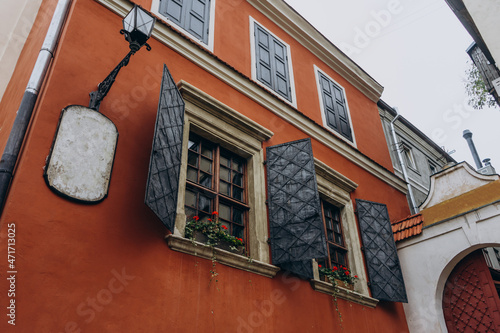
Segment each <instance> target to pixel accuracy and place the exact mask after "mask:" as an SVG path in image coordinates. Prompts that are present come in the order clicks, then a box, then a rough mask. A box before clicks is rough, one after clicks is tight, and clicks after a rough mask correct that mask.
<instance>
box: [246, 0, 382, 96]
mask: <svg viewBox="0 0 500 333" xmlns="http://www.w3.org/2000/svg"><path fill="white" fill-rule="evenodd" d="M247 2H248V3H250V4H251V5H252V6H254V7H255V8H257V9H258V10H259V11H260V12H261V13H263V14H264V15H266V16H267V18H269V19H270V20H271V21H273V22H274V23H275V24H276V25H278V26H279V27H280V28H281V29H283V30H284V31H285V32H286V33H288V34H289V35H290V36H292V37H293V38H294V39H295V40H297V41H298V42H299V43H301V44H302V45H303V46H304V47H305V48H307V49H308V50H309V51H311V52H312V53H313V54H314V55H315V56H317V57H318V58H319V59H320V60H321V61H323V62H324V63H325V64H327V65H328V66H330V67H331V68H333V69H334V70H335V71H336V72H337V73H339V74H340V75H341V76H342V77H344V78H345V79H346V80H347V81H349V83H351V84H352V85H353V86H354V87H356V88H357V89H359V90H360V91H361V92H362V93H363V94H364V95H365V96H366V97H368V98H369V99H370V100H372V101H373V102H375V103H376V102H378V100H379V99H380V96H381V95H382V91H383V90H384V88H383V87H382V86H381V85H380V84H379V83H378V82H377V81H375V80H374V79H373V78H372V77H370V76H369V75H368V74H367V73H366V72H364V71H363V70H362V69H361V68H360V67H359V66H358V65H357V64H356V63H355V62H354V61H352V60H351V59H350V58H349V57H348V56H346V55H345V54H344V53H343V52H342V51H340V50H339V49H338V48H337V47H336V46H335V45H333V44H332V43H331V42H330V41H329V40H328V39H326V38H325V36H323V35H322V34H321V33H320V32H319V31H318V30H316V29H315V28H314V27H313V26H312V25H311V24H310V23H309V22H307V21H306V20H305V19H304V18H303V17H302V16H300V15H299V14H298V13H297V12H295V11H294V10H293V9H292V8H290V6H288V5H287V4H286V3H285V2H284V1H282V0H247Z"/></svg>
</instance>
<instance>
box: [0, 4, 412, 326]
mask: <svg viewBox="0 0 500 333" xmlns="http://www.w3.org/2000/svg"><path fill="white" fill-rule="evenodd" d="M141 3H143V5H144V6H145V8H150V7H149V6H148V5H145V4H147V1H143V2H141ZM217 6H218V9H220V8H224V6H227V5H226V1H223V0H217ZM248 14H250V15H252V16H253V17H254V18H256V19H257V20H258V21H259V22H261V23H262V24H264V25H265V26H266V27H267V28H268V29H271V30H273V33H276V34H277V35H279V37H280V38H282V39H283V40H285V41H286V42H287V43H289V44H290V45H291V47H292V50H293V54H292V57H293V58H294V59H301V60H303V62H300V64H304V67H301V65H300V66H299V63H297V64H294V70H296V72H295V79H296V82H300V85H299V84H297V97H298V108H299V109H300V111H301V112H303V113H305V114H307V115H308V116H309V117H311V118H313V119H315V120H316V121H317V122H320V114H319V112H320V111H319V103H318V97H317V93H316V92H315V91H313V90H315V89H316V88H315V87H316V84H315V81H314V80H315V79H314V72H313V69H312V64H313V63H316V64H318V65H320V66H321V64H320V63H319V62H318V61H317V59H315V58H314V57H313V56H312V55H310V54H308V52H307V51H306V50H305V49H304V48H302V47H301V46H300V45H299V44H297V43H296V42H294V41H293V40H292V39H291V38H289V37H288V36H286V35H285V34H284V33H282V32H281V31H279V29H277V28H276V27H275V26H273V24H271V23H270V22H269V21H268V20H267V19H266V18H264V17H262V16H261V15H260V14H258V13H257V12H256V11H255V10H254V9H253V7H251V6H250V5H248V3H246V2H245V1H243V2H241V3H240V5H239V7H238V8H237V9H236V10H228V11H226V14H225V15H226V16H224V17H225V18H227V20H226V19H225V20H222V22H221V23H220V24H217V25H216V34H218V35H217V36H220V35H221V32H222V31H228V32H229V37H227V38H220V37H218V38H217V39H216V41H215V45H216V46H215V53H216V54H217V55H219V54H220V57H221V58H222V59H223V60H224V61H227V62H229V63H230V64H232V65H234V66H235V67H236V68H237V69H238V70H240V71H241V72H242V73H244V74H246V75H248V76H250V49H249V32H248V29H249V28H248V25H247V24H243V25H241V24H239V23H241V21H242V20H245V21H244V22H247V21H248ZM219 22H220V21H219ZM228 27H231V28H232V29H234V30H231V29H229V28H228ZM120 29H121V18H120V17H118V16H117V15H115V14H113V13H112V12H111V11H109V10H106V9H105V8H104V7H103V6H101V5H99V4H98V3H96V2H94V1H92V0H75V1H74V2H73V5H72V8H71V12H70V16H69V18H68V20H67V23H66V26H65V29H64V31H63V35H62V39H61V42H60V45H59V47H58V49H57V51H56V57H55V59H54V62H53V65H52V67H51V69H50V73H49V77H48V79H47V80H46V83H45V85H44V89H43V91H42V94H41V95H40V97H39V103H38V105H37V108H36V113H35V117H34V119H33V122H32V129H31V131H30V133H29V137H28V138H27V141H26V143H25V148H24V151H23V153H22V156H21V159H20V162H19V164H18V167H17V171H16V174H15V178H14V180H13V183H12V185H11V190H10V193H9V197H8V201H7V203H6V206H5V209H4V212H3V215H2V220H1V223H2V226H1V228H2V229H1V234H0V239H1V243H2V250H1V251H2V253H4V251H5V250H4V249H5V248H6V246H4V244H6V239H7V229H8V228H7V225H8V224H11V223H15V225H16V240H17V243H16V251H17V254H16V263H17V269H18V274H17V283H18V288H17V290H16V302H17V303H16V306H17V314H18V316H17V322H16V326H17V327H16V331H19V332H31V331H33V330H34V328H37V329H36V331H40V332H41V331H46V332H78V329H81V330H82V332H115V331H120V332H160V331H171V332H193V331H200V332H324V331H332V330H336V329H339V319H338V316H337V313H336V311H335V306H334V304H333V302H332V297H331V296H329V295H325V294H322V293H319V292H316V291H314V290H313V289H312V288H311V286H310V285H309V282H307V281H301V280H298V279H296V278H292V277H286V276H284V275H283V273H279V274H278V275H277V276H276V277H275V278H274V279H269V278H265V277H261V276H259V275H255V274H252V273H249V272H245V271H241V270H238V269H233V268H228V267H226V266H224V265H222V264H218V265H217V271H218V272H219V274H220V275H219V282H218V283H217V284H215V283H211V284H210V283H209V281H210V273H209V271H210V269H211V262H210V261H207V260H204V259H200V258H197V257H194V256H190V255H186V254H181V253H178V252H174V251H172V250H170V249H169V247H168V246H167V245H166V243H165V241H164V239H163V237H164V235H165V233H166V230H165V228H164V227H163V225H162V224H161V223H160V221H159V220H158V219H157V218H156V216H155V215H154V214H153V213H152V212H151V211H150V210H149V208H147V207H146V206H145V205H144V203H143V202H144V192H145V185H146V177H147V173H148V165H149V155H150V150H151V141H152V136H153V128H154V122H155V116H156V108H157V104H158V93H159V89H160V80H161V69H162V65H163V63H166V64H167V65H168V67H169V69H170V71H171V73H172V75H173V77H174V79H175V81H180V80H184V81H187V82H189V83H190V84H192V85H194V86H196V87H198V88H201V89H202V90H203V91H205V92H206V93H208V94H209V95H211V96H213V97H214V98H216V99H218V100H220V101H221V102H222V103H224V104H227V105H229V106H230V107H232V108H234V109H236V110H238V111H239V112H241V113H242V114H244V115H246V116H247V117H249V118H251V119H253V120H255V121H256V122H258V123H260V124H262V125H264V126H266V127H267V128H269V129H270V130H271V131H273V132H274V133H275V135H274V136H273V137H272V139H271V140H269V141H268V142H266V143H265V146H268V145H273V144H278V143H283V142H286V141H290V140H296V139H301V138H304V137H307V135H306V134H305V133H303V132H302V131H301V130H300V129H298V128H295V127H292V126H291V125H290V124H288V123H286V122H285V121H283V120H281V119H280V118H278V117H277V116H275V115H274V114H272V113H271V112H269V111H267V110H265V109H264V108H262V107H261V106H259V105H258V104H256V103H255V102H253V101H252V100H250V99H248V98H247V97H245V96H243V95H241V94H240V93H238V92H237V91H235V90H233V89H232V88H230V87H229V86H227V85H226V84H224V83H223V82H221V81H220V80H218V79H217V78H216V77H214V76H212V75H210V74H208V73H206V72H205V71H204V70H202V69H201V68H200V67H198V66H197V65H196V64H194V63H192V62H191V61H189V60H187V59H185V58H183V57H182V56H181V55H179V54H178V53H176V52H174V51H172V50H171V49H169V48H168V47H167V46H165V45H163V44H161V43H159V42H158V41H157V40H154V39H152V40H150V42H149V43H150V44H151V47H152V51H151V52H147V51H146V50H141V51H139V52H138V53H137V54H136V55H134V56H133V57H132V59H131V61H130V64H129V65H128V66H127V67H125V68H124V69H122V71H121V72H120V73H119V75H118V78H117V81H116V82H115V84H114V86H113V87H112V89H111V91H110V92H109V94H108V96H107V97H106V98H105V100H104V101H103V103H102V104H101V109H100V110H101V112H102V113H103V114H104V115H106V116H107V117H109V118H110V119H111V120H112V121H113V122H114V123H115V125H116V126H117V128H118V131H119V133H120V137H119V139H118V147H117V151H116V156H115V162H114V167H113V174H112V177H111V183H110V190H109V196H108V198H106V199H105V200H104V201H103V202H102V203H100V204H97V205H82V204H77V203H73V202H71V201H68V200H65V199H63V198H61V197H59V196H57V195H56V194H54V193H53V192H51V191H50V190H49V188H48V187H47V186H46V184H45V182H44V180H43V177H42V174H43V170H42V169H43V166H44V165H45V159H46V157H47V155H48V153H49V150H50V147H51V144H52V140H53V137H54V134H55V130H56V126H57V123H58V119H59V115H60V112H61V109H62V108H64V107H65V106H67V105H70V104H81V105H87V104H88V101H89V99H88V93H89V92H91V91H93V90H95V89H96V85H97V83H98V82H100V81H102V80H103V79H104V77H105V76H106V75H107V74H108V73H109V72H110V71H111V69H112V68H113V67H114V66H116V64H117V63H118V61H120V60H121V58H122V57H123V56H124V55H125V54H126V53H127V52H128V45H127V43H126V42H125V41H124V40H123V37H122V36H121V35H120V34H119V33H118V32H119V30H120ZM33 34H34V35H33V37H30V38H33V39H36V38H35V37H37V36H38V32H36V33H35V32H34V33H33ZM231 39H233V42H235V41H239V44H238V45H234V44H233V45H232V44H231V43H230V40H231ZM23 57H26V59H27V60H26V62H27V63H29V61H28V60H29V59H32V58H33V57H32V56H31V52H27V53H26V55H23ZM23 59H24V58H23ZM23 61H24V60H23ZM307 68H310V71H309V72H308V71H307ZM322 68H323V69H324V70H327V68H326V66H322ZM20 71H21V69H16V80H17V81H16V82H12V83H11V85H10V86H9V89H10V91H14V90H16V89H18V88H17V87H18V86H22V82H23V80H24V81H25V80H26V75H27V73H24V70H23V71H22V72H20ZM328 74H329V75H331V76H332V77H333V78H335V79H336V80H337V81H338V82H340V83H341V84H343V85H344V87H345V89H346V92H347V96H348V98H349V106H350V108H351V114H352V117H353V124H354V129H355V130H356V139H357V141H358V148H359V149H360V150H361V151H363V152H365V153H367V154H369V155H370V157H371V158H373V159H375V160H376V161H377V162H379V163H381V164H382V165H384V166H386V167H388V168H390V166H391V163H390V159H389V154H388V150H387V145H386V143H385V139H384V134H383V132H382V127H381V124H380V120H379V118H378V117H379V116H378V111H377V107H376V104H375V103H374V102H371V101H369V100H368V99H367V98H366V97H364V95H362V94H361V93H359V92H358V91H357V90H356V89H355V88H353V87H352V86H351V85H349V84H348V83H347V82H345V81H344V80H343V79H342V78H340V77H339V76H337V75H336V74H335V73H334V72H328ZM299 87H300V88H299ZM4 100H5V99H4ZM5 103H7V104H5V105H4V104H2V108H8V109H12V108H13V107H14V105H16V104H15V103H14V101H12V102H5ZM362 119H363V120H362ZM358 128H359V129H361V130H358ZM362 129H366V131H365V130H362ZM369 143H370V144H371V145H370V147H368V144H369ZM368 148H369V150H368ZM313 150H314V155H315V156H316V157H317V158H318V159H320V160H322V161H323V162H325V163H327V164H329V165H330V166H332V167H333V168H334V169H335V170H337V171H339V172H341V173H342V174H344V175H345V176H347V177H348V178H350V179H352V180H353V181H355V182H356V183H358V184H360V186H359V188H358V189H357V190H356V191H355V192H354V193H353V198H362V199H366V200H373V201H378V202H383V203H386V204H387V205H388V208H389V214H390V216H391V218H392V219H394V218H400V217H404V216H406V215H408V213H409V212H408V207H407V202H406V197H405V195H404V194H403V193H401V192H398V191H396V190H394V189H393V188H391V187H390V186H388V185H387V184H386V183H384V182H382V181H380V180H378V179H376V178H375V177H374V176H372V175H371V174H369V173H368V172H366V171H364V170H362V169H361V168H360V167H358V166H356V165H354V164H353V163H351V162H350V161H348V160H346V159H345V158H344V157H342V156H340V155H338V154H337V153H335V152H333V151H331V150H330V149H328V148H326V147H325V146H324V145H323V144H322V143H321V142H317V141H314V140H313ZM5 265H6V261H5V260H2V261H0V271H1V272H6V271H7V267H6V266H5ZM123 275H125V276H126V277H127V276H128V279H127V278H124V277H123ZM117 276H122V277H121V279H122V282H120V279H119V278H117ZM7 289H8V284H7V281H6V280H5V279H2V280H1V281H0V290H2V294H1V295H2V296H1V297H2V299H3V297H5V292H4V291H5V290H7ZM94 299H98V301H95V300H94ZM92 302H97V303H96V305H92V304H93V303H92ZM339 309H340V311H341V313H342V317H343V318H344V321H343V322H342V326H343V327H344V331H346V332H384V333H386V332H407V331H408V329H407V325H406V321H405V316H404V313H403V308H402V306H401V304H399V303H389V302H382V303H380V304H379V305H377V307H376V308H375V309H369V308H365V307H362V306H360V305H357V304H355V303H348V302H345V301H342V300H339ZM244 323H247V324H248V325H246V324H244ZM240 326H241V328H240ZM243 326H245V328H243ZM38 328H39V329H38ZM0 331H3V332H5V331H13V330H12V327H11V326H10V325H8V324H7V323H6V320H5V318H4V319H3V320H2V321H0Z"/></svg>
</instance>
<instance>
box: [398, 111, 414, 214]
mask: <svg viewBox="0 0 500 333" xmlns="http://www.w3.org/2000/svg"><path fill="white" fill-rule="evenodd" d="M394 111H396V117H394V119H393V120H392V121H391V132H392V139H393V141H394V145H395V146H396V152H397V153H398V160H399V165H401V170H402V172H403V178H404V180H405V182H406V184H407V187H408V195H409V196H410V204H411V206H412V208H413V214H416V213H418V212H419V209H418V207H417V205H416V204H415V197H414V196H413V189H412V186H411V184H410V177H408V173H407V172H406V166H405V162H404V159H403V155H402V154H401V151H400V150H399V142H398V137H397V136H396V130H395V129H394V123H395V122H396V120H397V119H398V118H399V113H398V111H397V110H394Z"/></svg>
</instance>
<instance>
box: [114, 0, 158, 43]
mask: <svg viewBox="0 0 500 333" xmlns="http://www.w3.org/2000/svg"><path fill="white" fill-rule="evenodd" d="M155 20H156V19H155V18H154V17H153V16H151V15H150V14H149V13H148V12H146V11H145V10H144V9H142V8H141V7H139V6H137V5H135V6H134V8H132V10H131V11H130V12H129V13H128V14H127V16H125V18H124V19H123V30H121V31H120V32H121V33H123V34H125V39H126V40H127V41H128V42H129V43H130V45H129V46H130V49H131V50H134V49H135V50H136V51H137V50H139V49H140V48H141V47H142V46H143V45H146V48H147V49H148V50H150V49H151V47H150V46H149V45H148V44H147V43H146V41H147V40H148V39H149V37H151V33H152V32H153V27H154V24H155Z"/></svg>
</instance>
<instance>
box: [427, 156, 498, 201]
mask: <svg viewBox="0 0 500 333" xmlns="http://www.w3.org/2000/svg"><path fill="white" fill-rule="evenodd" d="M460 169H462V170H460ZM452 173H454V174H452ZM459 174H460V175H459ZM446 178H448V179H446ZM453 178H454V179H453ZM498 179H500V177H499V176H498V175H483V174H480V173H478V172H476V171H475V170H474V169H473V168H472V167H471V166H470V165H469V164H468V163H467V162H462V163H459V164H457V165H455V166H452V167H449V168H447V169H444V170H442V171H440V172H438V173H435V174H434V175H432V176H431V186H430V187H431V188H430V190H429V195H428V196H427V199H425V201H424V202H423V203H422V205H420V210H424V209H427V208H430V207H432V206H434V205H436V204H439V203H441V202H444V201H446V200H449V199H452V198H454V197H457V196H459V195H462V194H464V193H467V192H469V191H472V190H474V189H476V188H479V187H481V186H483V185H486V184H488V183H491V182H494V181H496V180H498ZM453 181H454V182H453ZM438 183H439V185H436V184H438Z"/></svg>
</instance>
